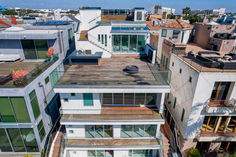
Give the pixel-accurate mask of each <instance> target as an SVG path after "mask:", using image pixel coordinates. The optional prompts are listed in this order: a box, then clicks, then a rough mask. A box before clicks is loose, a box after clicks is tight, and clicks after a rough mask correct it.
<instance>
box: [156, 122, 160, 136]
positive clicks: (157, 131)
mask: <svg viewBox="0 0 236 157" xmlns="http://www.w3.org/2000/svg"><path fill="white" fill-rule="evenodd" d="M160 126H161V125H160V124H158V125H157V129H156V138H158V137H159V136H160Z"/></svg>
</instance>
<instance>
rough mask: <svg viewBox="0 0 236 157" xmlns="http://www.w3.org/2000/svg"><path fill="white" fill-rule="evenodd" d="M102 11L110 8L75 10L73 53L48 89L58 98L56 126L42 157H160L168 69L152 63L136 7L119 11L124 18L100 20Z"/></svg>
mask: <svg viewBox="0 0 236 157" xmlns="http://www.w3.org/2000/svg"><path fill="white" fill-rule="evenodd" d="M105 11H106V12H107V11H112V10H103V11H102V10H101V9H100V8H86V9H83V10H81V12H80V13H81V14H80V16H81V17H80V20H81V27H82V28H80V33H79V34H77V38H76V42H77V43H76V49H77V51H76V52H75V53H72V54H71V55H69V56H68V64H65V65H64V70H61V71H60V70H58V71H57V72H58V73H61V74H63V76H62V78H61V79H60V80H59V81H58V83H57V84H56V86H55V87H54V92H55V93H59V95H60V99H61V108H60V113H61V120H60V123H61V125H62V128H64V129H62V130H61V131H60V132H59V133H58V134H57V136H56V138H55V142H54V143H53V144H52V148H51V151H50V155H51V156H64V157H65V156H66V157H73V156H83V157H96V156H104V157H105V156H110V157H131V156H146V157H156V156H163V147H164V146H163V143H162V136H161V134H160V126H161V125H162V124H164V119H163V117H162V113H163V112H164V110H163V107H164V98H165V94H166V93H169V92H170V86H169V79H170V71H168V70H163V69H161V68H160V67H159V66H158V65H156V64H155V55H156V49H155V48H153V46H152V45H150V41H149V37H150V30H149V28H148V27H147V26H146V24H145V16H144V15H145V12H146V11H145V10H144V9H143V8H135V9H133V10H132V12H131V13H129V12H128V11H127V12H125V14H128V15H129V16H132V18H131V19H128V20H127V19H125V20H124V19H123V15H124V14H123V13H122V12H123V11H124V10H114V12H118V13H117V14H115V13H114V14H113V13H111V12H109V15H110V14H111V15H112V16H108V13H106V15H107V16H106V21H103V19H104V16H102V15H103V14H105ZM121 14H122V16H120V15H121ZM85 15H89V16H87V17H89V18H86V19H85V20H83V17H84V16H85ZM125 16H126V15H125ZM113 19H116V21H114V20H113ZM117 19H120V20H119V21H117ZM90 21H91V22H94V21H96V22H95V26H94V25H93V26H92V24H90ZM85 26H86V27H85ZM83 32H85V33H84V34H83ZM58 146H59V147H58ZM58 150H59V151H58Z"/></svg>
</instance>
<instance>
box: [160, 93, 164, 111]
mask: <svg viewBox="0 0 236 157" xmlns="http://www.w3.org/2000/svg"><path fill="white" fill-rule="evenodd" d="M160 99H161V100H160V106H159V113H160V114H162V113H163V112H164V101H165V93H162V94H161V96H160Z"/></svg>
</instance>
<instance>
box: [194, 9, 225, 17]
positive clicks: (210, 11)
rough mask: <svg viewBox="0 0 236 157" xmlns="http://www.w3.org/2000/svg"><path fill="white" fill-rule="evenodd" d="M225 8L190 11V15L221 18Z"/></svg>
mask: <svg viewBox="0 0 236 157" xmlns="http://www.w3.org/2000/svg"><path fill="white" fill-rule="evenodd" d="M225 10H226V8H219V9H207V10H200V9H198V10H192V11H191V13H192V14H203V15H216V16H222V15H224V14H225Z"/></svg>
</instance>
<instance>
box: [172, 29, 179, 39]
mask: <svg viewBox="0 0 236 157" xmlns="http://www.w3.org/2000/svg"><path fill="white" fill-rule="evenodd" d="M179 33H180V31H178V30H174V31H173V36H172V38H174V39H178V36H179Z"/></svg>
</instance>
